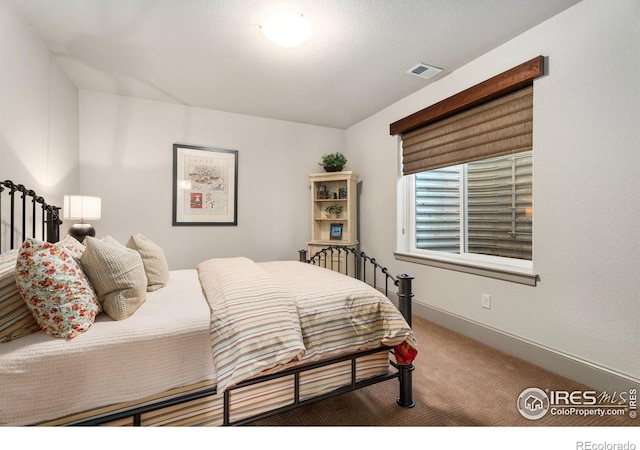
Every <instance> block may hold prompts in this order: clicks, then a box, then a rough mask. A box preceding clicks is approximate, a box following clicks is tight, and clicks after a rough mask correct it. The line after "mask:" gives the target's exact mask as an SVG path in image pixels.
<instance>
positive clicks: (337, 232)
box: [329, 223, 342, 241]
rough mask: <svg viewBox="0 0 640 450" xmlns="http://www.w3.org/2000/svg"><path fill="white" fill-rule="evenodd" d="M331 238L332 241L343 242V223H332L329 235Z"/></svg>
mask: <svg viewBox="0 0 640 450" xmlns="http://www.w3.org/2000/svg"><path fill="white" fill-rule="evenodd" d="M329 238H330V239H331V240H332V241H341V240H342V224H341V223H332V224H331V230H330V233H329Z"/></svg>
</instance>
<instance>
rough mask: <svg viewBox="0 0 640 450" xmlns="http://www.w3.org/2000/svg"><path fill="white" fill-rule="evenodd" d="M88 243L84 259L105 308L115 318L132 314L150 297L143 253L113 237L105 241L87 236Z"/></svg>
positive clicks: (82, 259) (87, 271)
mask: <svg viewBox="0 0 640 450" xmlns="http://www.w3.org/2000/svg"><path fill="white" fill-rule="evenodd" d="M84 244H85V247H86V248H85V251H84V253H83V254H82V256H81V257H80V261H81V262H82V267H83V269H84V272H85V273H86V274H87V277H88V278H89V281H91V284H92V285H93V288H94V289H95V290H96V293H97V294H98V300H99V301H100V303H101V304H102V309H103V310H104V312H105V313H106V314H107V315H108V316H109V317H111V318H112V319H113V320H123V319H126V318H127V317H130V316H131V315H132V314H133V313H134V312H135V311H136V310H137V309H138V308H139V307H140V305H142V304H143V303H144V301H145V299H146V290H147V276H146V275H145V272H144V266H143V264H142V258H141V257H140V254H139V253H138V252H136V251H135V250H132V249H130V248H127V247H125V246H124V245H122V244H120V243H119V242H118V241H116V240H115V239H113V238H112V237H111V236H107V237H106V238H105V239H104V240H103V241H101V240H100V239H96V238H94V237H91V236H87V237H86V238H85V240H84Z"/></svg>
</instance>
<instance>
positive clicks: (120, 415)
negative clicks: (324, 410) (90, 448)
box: [71, 246, 415, 426]
mask: <svg viewBox="0 0 640 450" xmlns="http://www.w3.org/2000/svg"><path fill="white" fill-rule="evenodd" d="M342 253H346V254H347V255H348V254H351V255H352V257H353V258H356V261H358V262H357V263H356V267H360V269H359V270H357V271H356V272H358V275H359V276H358V277H356V278H358V279H360V280H361V281H364V282H366V273H367V266H366V264H367V263H369V264H370V267H371V275H372V277H373V280H374V284H373V287H375V288H377V286H376V284H375V281H377V278H378V272H379V273H380V274H381V275H383V276H384V277H385V278H384V279H385V283H384V284H385V287H384V293H385V296H387V297H388V294H389V282H392V283H393V284H394V285H395V286H397V287H398V291H397V296H398V303H399V308H398V309H399V310H400V312H401V314H402V315H403V316H404V318H405V320H406V321H407V323H408V324H409V326H411V299H412V297H413V293H412V291H411V289H412V288H411V286H412V280H413V277H412V276H410V275H407V274H402V275H399V276H398V277H397V278H396V277H393V276H392V275H390V274H389V271H388V270H387V268H385V267H383V266H381V265H380V264H378V263H377V262H376V260H375V259H374V258H370V257H369V256H367V255H366V254H365V253H364V252H358V251H356V250H354V249H352V248H350V247H345V246H330V247H327V248H324V249H322V250H320V251H319V252H317V253H316V254H315V255H313V256H312V257H311V258H309V259H307V258H306V255H307V251H306V250H300V251H299V260H300V262H303V263H309V264H316V265H321V266H324V267H326V268H329V269H332V270H334V269H336V268H338V267H337V266H336V267H332V266H331V263H327V260H328V258H327V256H328V257H329V259H331V256H332V255H334V254H342ZM331 260H332V259H331ZM347 261H348V260H347ZM354 275H355V274H350V275H349V276H354ZM379 352H390V353H391V354H393V348H391V347H380V348H376V349H371V350H364V351H360V352H357V353H352V354H349V355H344V356H341V357H336V358H332V359H329V360H325V361H320V362H317V363H311V364H306V365H302V366H298V367H294V368H291V369H288V370H284V371H281V372H277V373H274V374H270V375H265V376H261V377H256V378H252V379H250V380H246V381H243V382H241V383H238V384H236V385H234V386H233V387H231V388H229V389H227V390H226V391H225V392H224V393H223V405H224V406H223V420H222V425H223V426H238V425H246V424H250V423H251V422H255V421H257V420H260V419H264V418H266V417H270V416H273V415H275V414H279V413H283V412H286V411H290V410H293V409H296V408H299V407H301V406H305V405H309V404H311V403H315V402H318V401H321V400H325V399H327V398H331V397H335V396H337V395H341V394H345V393H347V392H351V391H355V390H358V389H361V388H364V387H367V386H371V385H373V384H377V383H380V382H383V381H386V380H390V379H393V378H397V379H398V384H399V395H398V398H397V400H396V402H397V403H398V405H400V406H401V407H403V408H413V407H414V406H415V402H414V400H413V371H414V366H413V364H408V365H402V364H397V363H396V362H395V361H393V360H389V362H390V364H391V365H392V366H393V367H394V368H395V369H396V371H395V372H392V371H389V372H387V374H384V375H378V376H376V377H372V378H368V379H366V380H361V381H357V380H356V375H357V359H358V358H360V357H362V356H367V355H371V354H374V353H379ZM344 361H350V362H351V383H350V384H349V385H346V386H343V387H341V388H338V389H335V390H333V391H331V392H327V393H325V394H322V395H319V396H316V397H312V398H309V399H304V400H301V399H300V374H301V373H303V372H306V371H309V370H313V369H317V368H319V367H325V366H329V365H332V364H335V363H339V362H344ZM287 376H293V377H294V380H293V382H294V386H293V388H294V399H293V403H291V404H289V405H286V406H283V407H280V408H276V409H273V410H270V411H266V412H264V413H261V414H257V415H254V416H251V417H247V418H244V419H240V420H236V421H231V418H230V408H231V393H232V392H233V391H234V390H236V389H240V388H244V387H247V386H252V385H256V384H259V383H262V382H266V381H270V380H274V379H276V378H284V377H287ZM216 394H217V390H216V387H215V386H214V387H211V388H207V389H203V390H202V391H198V392H193V393H189V394H186V395H183V396H180V397H176V398H171V399H168V400H162V401H159V402H156V403H153V404H150V405H143V406H139V407H134V408H132V409H129V410H126V411H121V412H117V413H114V414H109V415H105V416H101V417H96V418H91V419H87V420H84V421H81V422H75V423H72V424H71V425H74V426H96V425H102V424H104V423H108V422H113V421H116V420H120V419H125V418H128V417H133V425H134V426H140V425H141V422H142V414H145V413H148V412H151V411H156V410H158V409H162V408H166V407H169V406H175V405H179V404H181V403H185V402H189V401H192V400H197V399H201V398H204V397H208V396H212V395H216Z"/></svg>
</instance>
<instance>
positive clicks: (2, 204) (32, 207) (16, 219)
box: [0, 180, 62, 254]
mask: <svg viewBox="0 0 640 450" xmlns="http://www.w3.org/2000/svg"><path fill="white" fill-rule="evenodd" d="M16 194H19V195H18V197H16ZM61 224H62V221H61V220H60V208H59V207H57V206H53V205H49V204H48V203H47V202H45V200H44V198H42V197H40V196H39V195H37V194H36V193H35V192H34V191H33V190H31V189H27V188H26V187H24V186H23V185H22V184H16V183H14V182H13V181H10V180H5V181H0V254H1V253H3V252H6V251H8V250H12V249H14V248H17V247H19V246H20V245H22V242H23V241H24V240H25V239H26V238H28V237H32V238H36V239H41V240H43V241H48V242H57V241H58V240H59V238H60V225H61Z"/></svg>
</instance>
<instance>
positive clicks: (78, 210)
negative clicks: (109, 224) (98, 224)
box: [62, 195, 101, 242]
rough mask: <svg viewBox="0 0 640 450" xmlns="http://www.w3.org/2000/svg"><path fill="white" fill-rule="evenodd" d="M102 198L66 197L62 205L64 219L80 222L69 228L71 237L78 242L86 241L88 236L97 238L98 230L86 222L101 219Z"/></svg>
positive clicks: (85, 196)
mask: <svg viewBox="0 0 640 450" xmlns="http://www.w3.org/2000/svg"><path fill="white" fill-rule="evenodd" d="M100 207H101V199H100V197H89V196H87V195H65V196H64V199H63V204H62V217H63V218H64V219H68V220H79V221H80V222H79V223H74V224H73V225H71V227H70V228H69V235H70V236H73V237H74V238H76V239H77V240H78V241H80V242H82V241H84V238H85V237H86V236H92V237H95V235H96V230H95V228H93V226H92V225H91V224H90V223H86V222H85V220H99V219H100Z"/></svg>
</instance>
